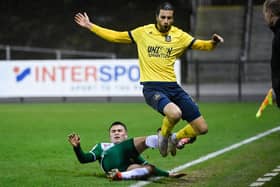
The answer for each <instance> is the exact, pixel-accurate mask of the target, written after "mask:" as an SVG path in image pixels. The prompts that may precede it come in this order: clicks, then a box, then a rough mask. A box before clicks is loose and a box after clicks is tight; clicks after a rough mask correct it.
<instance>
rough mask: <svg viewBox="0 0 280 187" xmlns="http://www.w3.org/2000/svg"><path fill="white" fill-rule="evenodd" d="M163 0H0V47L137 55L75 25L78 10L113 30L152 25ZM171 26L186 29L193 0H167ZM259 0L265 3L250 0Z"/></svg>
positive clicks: (231, 1) (233, 0)
mask: <svg viewBox="0 0 280 187" xmlns="http://www.w3.org/2000/svg"><path fill="white" fill-rule="evenodd" d="M161 2H164V1H162V0H0V7H1V8H0V23H1V26H0V33H1V34H0V45H11V46H31V47H42V48H55V49H70V50H85V51H100V52H113V53H116V54H117V57H118V58H136V57H137V53H136V47H135V46H134V45H125V44H113V43H108V42H107V41H104V40H102V39H100V38H98V37H96V36H95V35H94V34H91V33H90V32H89V31H87V30H85V29H82V28H81V27H79V26H78V25H77V24H75V23H74V21H73V17H74V15H75V14H76V13H78V12H87V13H88V15H89V17H90V19H91V21H92V22H94V23H96V24H98V25H100V26H104V27H107V28H111V29H115V30H120V31H123V30H130V29H133V28H135V27H137V26H140V25H144V24H150V23H154V21H155V9H156V7H157V6H158V4H160V3H161ZM170 2H171V3H172V4H173V5H174V7H175V9H176V14H175V23H174V25H176V26H178V27H180V28H181V29H183V30H185V31H187V32H189V30H190V14H191V13H192V9H191V0H171V1H170ZM245 2H246V1H243V0H225V1H222V0H212V4H213V5H236V4H243V3H245ZM254 3H255V4H256V3H263V1H260V0H258V1H254ZM191 34H193V33H191Z"/></svg>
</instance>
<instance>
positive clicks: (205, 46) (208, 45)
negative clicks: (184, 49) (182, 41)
mask: <svg viewBox="0 0 280 187" xmlns="http://www.w3.org/2000/svg"><path fill="white" fill-rule="evenodd" d="M190 47H191V48H192V49H197V50H205V51H210V50H213V49H214V48H215V47H216V44H215V42H213V41H212V40H194V42H193V44H192V46H190Z"/></svg>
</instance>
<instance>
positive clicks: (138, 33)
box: [128, 26, 144, 43]
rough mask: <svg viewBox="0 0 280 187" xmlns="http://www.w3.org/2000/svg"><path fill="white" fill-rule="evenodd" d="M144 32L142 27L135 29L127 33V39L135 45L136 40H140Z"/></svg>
mask: <svg viewBox="0 0 280 187" xmlns="http://www.w3.org/2000/svg"><path fill="white" fill-rule="evenodd" d="M143 31H144V26H141V27H137V28H135V29H133V30H131V31H129V32H128V34H129V37H130V39H131V41H132V42H133V43H137V41H138V40H141V39H142V32H143Z"/></svg>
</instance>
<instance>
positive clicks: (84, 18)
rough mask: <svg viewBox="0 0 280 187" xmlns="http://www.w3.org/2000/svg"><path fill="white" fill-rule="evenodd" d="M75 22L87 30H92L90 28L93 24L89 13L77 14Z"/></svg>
mask: <svg viewBox="0 0 280 187" xmlns="http://www.w3.org/2000/svg"><path fill="white" fill-rule="evenodd" d="M74 20H75V22H76V23H77V24H78V25H80V26H81V27H85V28H89V29H90V27H91V25H92V23H91V22H90V20H89V17H88V15H87V13H85V12H84V14H82V13H78V14H76V15H75V17H74Z"/></svg>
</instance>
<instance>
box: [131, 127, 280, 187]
mask: <svg viewBox="0 0 280 187" xmlns="http://www.w3.org/2000/svg"><path fill="white" fill-rule="evenodd" d="M279 130H280V126H279V127H276V128H273V129H270V130H268V131H265V132H263V133H260V134H257V135H256V136H253V137H251V138H248V139H246V140H243V141H241V142H239V143H236V144H233V145H231V146H229V147H226V148H224V149H221V150H218V151H216V152H213V153H210V154H207V155H205V156H202V157H200V158H199V159H197V160H193V161H191V162H188V163H186V164H184V165H181V166H178V167H176V168H173V169H172V170H170V172H178V171H182V170H184V169H186V168H188V167H191V166H193V165H196V164H199V163H201V162H204V161H207V160H209V159H211V158H214V157H217V156H219V155H221V154H224V153H225V152H228V151H231V150H233V149H236V148H238V147H240V146H242V145H245V144H248V143H251V142H253V141H255V140H258V139H260V138H262V137H264V136H267V135H269V134H271V133H273V132H276V131H279ZM278 167H280V166H278ZM160 178H161V177H153V178H151V179H150V181H139V182H137V183H136V184H132V185H130V187H141V186H145V185H148V184H150V183H151V182H152V181H156V180H158V179H160Z"/></svg>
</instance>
